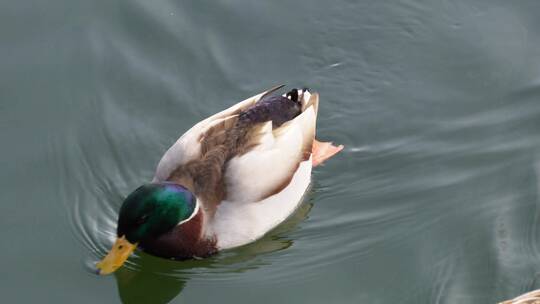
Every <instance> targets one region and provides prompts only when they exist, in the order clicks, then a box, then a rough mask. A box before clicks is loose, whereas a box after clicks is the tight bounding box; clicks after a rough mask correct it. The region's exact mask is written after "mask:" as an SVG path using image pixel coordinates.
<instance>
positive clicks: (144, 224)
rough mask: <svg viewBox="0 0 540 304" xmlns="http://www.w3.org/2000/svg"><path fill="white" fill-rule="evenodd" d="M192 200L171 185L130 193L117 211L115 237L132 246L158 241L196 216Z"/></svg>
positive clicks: (148, 187) (162, 184)
mask: <svg viewBox="0 0 540 304" xmlns="http://www.w3.org/2000/svg"><path fill="white" fill-rule="evenodd" d="M196 207H197V202H196V198H195V196H194V195H193V194H192V193H191V192H190V191H189V190H187V189H186V188H185V187H183V186H181V185H178V184H173V183H153V184H146V185H143V186H141V187H139V188H137V189H136V190H135V191H133V192H132V193H131V194H130V195H129V196H128V197H127V198H126V200H125V201H124V203H123V204H122V207H121V208H120V215H119V218H118V228H117V235H118V237H119V238H120V237H123V236H125V238H126V239H127V240H128V241H129V242H130V243H132V244H135V243H139V242H141V241H144V240H147V239H152V238H156V237H159V236H160V235H162V234H164V233H166V232H168V231H169V230H171V229H173V228H174V227H175V226H176V225H178V223H180V222H182V221H186V220H188V219H189V218H190V217H191V216H192V215H193V214H194V212H196V209H197V208H196Z"/></svg>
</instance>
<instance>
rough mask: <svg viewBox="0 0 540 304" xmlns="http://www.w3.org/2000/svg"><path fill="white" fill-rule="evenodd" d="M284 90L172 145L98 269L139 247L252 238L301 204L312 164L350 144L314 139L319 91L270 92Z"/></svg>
mask: <svg viewBox="0 0 540 304" xmlns="http://www.w3.org/2000/svg"><path fill="white" fill-rule="evenodd" d="M279 88H281V86H280V87H277V88H274V89H271V90H269V91H266V92H263V93H261V94H258V95H256V96H253V97H251V98H248V99H246V100H244V101H242V102H240V103H238V104H236V105H234V106H232V107H231V108H229V109H227V110H224V111H222V112H220V113H217V114H215V115H213V116H211V117H209V118H207V119H205V120H203V121H201V122H199V123H197V124H196V125H195V126H193V127H192V128H191V129H190V130H188V131H187V132H186V133H185V134H184V135H182V136H181V137H180V138H179V139H178V140H177V142H176V143H175V144H174V145H173V146H172V147H171V148H169V150H168V151H167V152H166V153H165V155H164V156H163V157H162V159H161V161H160V162H159V164H158V167H157V170H156V174H155V177H154V179H153V181H152V183H150V184H146V185H143V186H141V187H139V188H137V189H136V190H135V191H133V192H132V193H131V194H130V195H129V196H128V197H127V198H126V199H125V201H124V202H123V204H122V207H121V208H120V213H119V218H118V226H117V240H116V242H115V243H114V245H113V247H112V249H111V251H110V252H109V254H108V255H107V256H106V257H105V258H104V259H103V260H102V261H101V262H99V263H98V264H97V267H98V269H99V272H100V273H101V274H108V273H111V272H113V271H115V270H116V269H118V268H119V267H120V266H122V264H123V263H124V262H125V261H126V260H127V258H128V257H129V256H130V254H131V253H132V252H133V251H134V250H135V249H136V248H139V249H141V250H143V251H145V252H147V253H149V254H152V255H155V256H159V257H163V258H168V259H178V260H181V259H188V258H194V257H206V256H209V255H212V254H214V253H216V252H218V251H219V250H223V249H228V248H233V247H237V246H241V245H245V244H247V243H250V242H253V241H255V240H257V239H259V238H261V237H262V236H264V235H265V234H266V233H267V232H268V231H270V230H271V229H273V228H274V227H276V226H277V225H278V224H280V223H281V222H283V221H284V220H285V219H286V218H287V217H288V216H289V215H290V214H291V213H293V212H294V210H295V209H296V208H297V207H298V205H299V204H300V202H301V199H302V196H303V195H304V193H305V191H306V190H307V188H308V186H309V183H310V180H311V169H312V167H313V166H317V165H318V164H320V163H322V162H323V161H325V160H326V159H328V158H330V157H332V156H333V155H335V154H336V153H338V152H339V151H340V150H341V149H343V146H341V145H340V146H337V147H336V146H333V145H332V144H331V143H329V142H319V141H317V140H315V125H316V118H317V109H318V102H319V96H318V94H316V93H310V92H309V90H307V89H302V90H296V89H293V90H291V91H289V92H288V93H287V94H284V95H272V93H273V92H274V91H275V90H277V89H279Z"/></svg>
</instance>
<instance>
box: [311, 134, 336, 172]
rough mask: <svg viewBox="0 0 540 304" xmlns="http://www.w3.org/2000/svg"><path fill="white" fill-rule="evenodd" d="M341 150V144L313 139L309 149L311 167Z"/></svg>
mask: <svg viewBox="0 0 540 304" xmlns="http://www.w3.org/2000/svg"><path fill="white" fill-rule="evenodd" d="M341 150H343V145H339V146H334V145H333V144H332V142H321V141H318V140H316V139H314V140H313V147H312V149H311V153H312V156H313V158H312V159H311V162H312V164H313V167H316V166H318V165H320V164H322V163H323V162H324V161H325V160H327V159H329V158H330V157H332V156H334V155H336V154H337V153H338V152H339V151H341Z"/></svg>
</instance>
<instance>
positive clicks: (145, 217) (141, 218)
mask: <svg viewBox="0 0 540 304" xmlns="http://www.w3.org/2000/svg"><path fill="white" fill-rule="evenodd" d="M147 219H148V215H147V214H145V215H143V216H141V217H140V218H139V219H138V220H137V221H136V222H135V223H136V224H137V225H142V224H144V223H146V220H147Z"/></svg>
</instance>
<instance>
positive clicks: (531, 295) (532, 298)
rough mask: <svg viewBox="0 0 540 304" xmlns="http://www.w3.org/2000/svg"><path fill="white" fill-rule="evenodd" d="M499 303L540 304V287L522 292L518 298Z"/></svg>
mask: <svg viewBox="0 0 540 304" xmlns="http://www.w3.org/2000/svg"><path fill="white" fill-rule="evenodd" d="M499 304H540V289H537V290H533V291H531V292H528V293H525V294H522V295H520V296H519V297H517V298H514V299H512V300H507V301H504V302H501V303H499Z"/></svg>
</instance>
